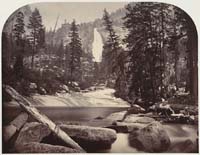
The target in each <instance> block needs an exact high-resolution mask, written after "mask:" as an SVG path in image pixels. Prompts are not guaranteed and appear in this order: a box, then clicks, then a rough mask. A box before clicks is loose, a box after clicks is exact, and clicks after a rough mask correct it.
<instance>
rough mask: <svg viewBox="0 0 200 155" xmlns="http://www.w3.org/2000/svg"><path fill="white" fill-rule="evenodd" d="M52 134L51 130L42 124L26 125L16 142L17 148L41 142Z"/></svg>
mask: <svg viewBox="0 0 200 155" xmlns="http://www.w3.org/2000/svg"><path fill="white" fill-rule="evenodd" d="M50 133H51V131H50V130H49V128H48V127H46V126H45V125H43V124H41V123H37V122H32V123H26V124H25V125H24V127H23V128H22V129H21V131H20V133H19V136H18V137H17V140H16V141H15V146H18V145H21V144H26V143H31V142H40V141H41V140H42V139H43V138H44V137H46V136H48V135H49V134H50Z"/></svg>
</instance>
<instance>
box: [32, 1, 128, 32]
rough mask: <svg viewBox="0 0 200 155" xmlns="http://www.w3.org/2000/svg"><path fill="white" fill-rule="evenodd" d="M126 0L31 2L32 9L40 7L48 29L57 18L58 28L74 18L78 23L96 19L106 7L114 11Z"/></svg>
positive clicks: (121, 6) (122, 5) (123, 4)
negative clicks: (107, 0) (117, 0)
mask: <svg viewBox="0 0 200 155" xmlns="http://www.w3.org/2000/svg"><path fill="white" fill-rule="evenodd" d="M126 4H127V3H125V2H109V3H108V2H87V3H86V2H82V3H81V2H77V3H75V2H74V3H73V2H71V3H70V2H68V3H61V2H60V3H35V4H31V5H30V7H31V9H32V10H34V9H35V8H38V9H39V11H40V14H41V15H42V20H43V23H44V25H45V26H46V28H47V30H49V29H50V28H53V27H54V25H55V23H56V19H57V17H58V16H59V19H58V25H57V28H58V27H60V26H61V24H63V23H64V21H65V19H66V22H69V23H71V22H72V20H73V19H75V20H76V22H77V23H83V22H90V21H94V20H95V19H97V18H102V16H103V10H104V8H106V9H107V11H108V12H114V11H116V10H117V9H119V8H123V7H124V6H125V5H126Z"/></svg>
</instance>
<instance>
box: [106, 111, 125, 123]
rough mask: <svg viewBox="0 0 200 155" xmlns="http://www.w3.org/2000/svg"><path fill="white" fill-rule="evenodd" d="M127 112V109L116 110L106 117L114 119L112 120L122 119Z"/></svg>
mask: <svg viewBox="0 0 200 155" xmlns="http://www.w3.org/2000/svg"><path fill="white" fill-rule="evenodd" d="M125 113H126V111H120V112H115V113H112V114H110V115H108V116H107V117H106V119H108V120H112V121H117V120H122V118H123V117H124V115H125Z"/></svg>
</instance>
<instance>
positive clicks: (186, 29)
mask: <svg viewBox="0 0 200 155" xmlns="http://www.w3.org/2000/svg"><path fill="white" fill-rule="evenodd" d="M175 16H176V20H175V22H176V25H177V27H178V28H179V32H180V33H178V35H177V38H176V39H177V40H178V39H180V38H183V37H186V38H187V41H186V52H187V54H188V55H187V57H186V60H187V67H188V71H189V74H188V79H187V85H186V91H189V92H190V94H191V96H192V97H193V98H194V100H195V104H197V103H198V102H197V101H198V78H197V77H198V75H197V73H198V72H197V71H198V69H197V57H198V56H197V53H198V52H197V46H198V43H197V30H196V27H195V24H194V22H193V20H192V19H191V17H190V16H189V15H188V14H187V13H186V12H184V11H183V10H181V9H180V8H175Z"/></svg>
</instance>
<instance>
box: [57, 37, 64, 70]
mask: <svg viewBox="0 0 200 155" xmlns="http://www.w3.org/2000/svg"><path fill="white" fill-rule="evenodd" d="M64 53H65V49H64V45H63V40H61V42H60V45H59V47H58V50H57V56H58V66H59V67H63V58H64Z"/></svg>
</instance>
